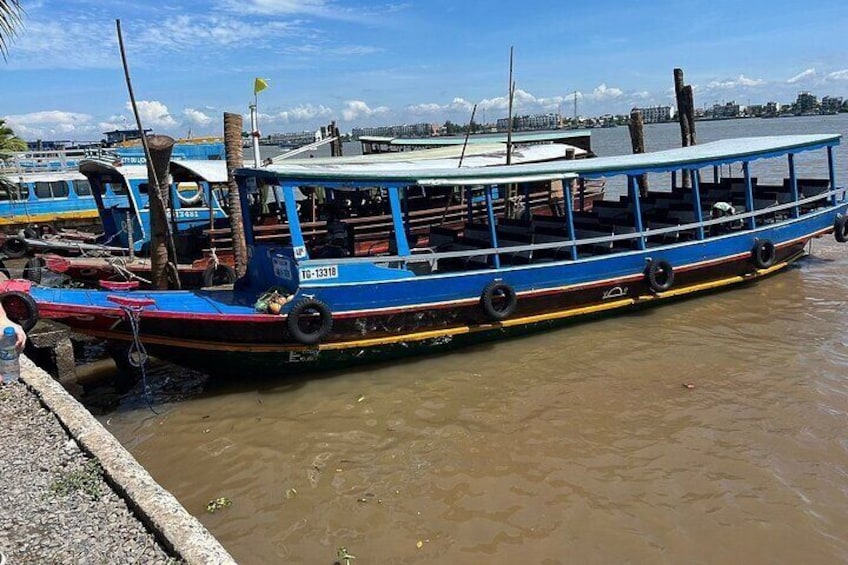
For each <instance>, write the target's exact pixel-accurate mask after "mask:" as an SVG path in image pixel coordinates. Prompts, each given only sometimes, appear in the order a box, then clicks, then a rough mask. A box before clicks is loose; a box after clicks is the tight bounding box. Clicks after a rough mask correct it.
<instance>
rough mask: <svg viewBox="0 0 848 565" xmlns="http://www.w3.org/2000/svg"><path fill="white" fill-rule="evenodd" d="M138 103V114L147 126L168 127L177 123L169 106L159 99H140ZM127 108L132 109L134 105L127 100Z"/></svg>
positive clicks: (142, 122)
mask: <svg viewBox="0 0 848 565" xmlns="http://www.w3.org/2000/svg"><path fill="white" fill-rule="evenodd" d="M136 105H137V106H138V115H139V116H140V117H141V124H142V125H143V126H144V127H145V128H156V127H165V128H167V127H173V126H175V125H177V121H176V120H175V119H174V118H173V117H172V116H171V114H170V113H169V112H168V107H167V106H165V105H164V104H162V103H161V102H159V101H158V100H139V101H137V102H136ZM127 109H128V110H132V105H131V104H130V103H129V102H127Z"/></svg>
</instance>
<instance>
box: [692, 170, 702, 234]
mask: <svg viewBox="0 0 848 565" xmlns="http://www.w3.org/2000/svg"><path fill="white" fill-rule="evenodd" d="M692 205H693V206H694V207H695V210H694V211H695V221H696V222H698V239H704V224H703V222H704V212H703V210H701V176H700V175H699V174H698V171H694V170H693V171H692Z"/></svg>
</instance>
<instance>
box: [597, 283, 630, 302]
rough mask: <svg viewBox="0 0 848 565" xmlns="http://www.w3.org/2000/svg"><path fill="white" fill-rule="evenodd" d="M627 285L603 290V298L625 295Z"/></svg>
mask: <svg viewBox="0 0 848 565" xmlns="http://www.w3.org/2000/svg"><path fill="white" fill-rule="evenodd" d="M627 290H628V289H627V287H626V286H625V287H620V286H614V287H612V288H611V289H609V290H607V291H606V292H604V296H603V300H609V299H610V298H621V297H622V296H627Z"/></svg>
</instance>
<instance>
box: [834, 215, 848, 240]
mask: <svg viewBox="0 0 848 565" xmlns="http://www.w3.org/2000/svg"><path fill="white" fill-rule="evenodd" d="M833 237H834V238H836V241H838V242H839V243H845V242H846V241H848V215H845V216H839V217H838V218H836V221H835V222H833Z"/></svg>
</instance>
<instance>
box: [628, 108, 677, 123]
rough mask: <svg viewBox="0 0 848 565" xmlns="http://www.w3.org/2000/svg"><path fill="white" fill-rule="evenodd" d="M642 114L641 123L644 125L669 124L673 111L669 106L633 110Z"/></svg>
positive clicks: (672, 117)
mask: <svg viewBox="0 0 848 565" xmlns="http://www.w3.org/2000/svg"><path fill="white" fill-rule="evenodd" d="M633 109H634V110H639V111H640V112H641V113H642V121H643V122H644V123H646V124H656V123H659V122H670V121H671V120H673V119H674V115H675V113H676V112H675V111H674V108H672V107H671V106H648V107H646V108H633Z"/></svg>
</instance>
